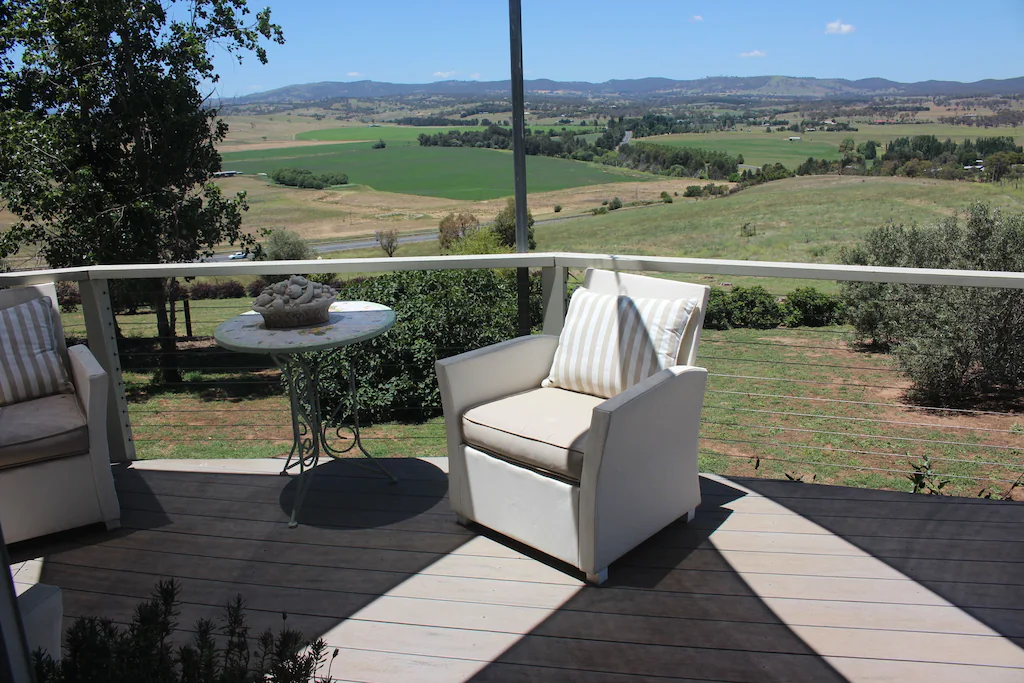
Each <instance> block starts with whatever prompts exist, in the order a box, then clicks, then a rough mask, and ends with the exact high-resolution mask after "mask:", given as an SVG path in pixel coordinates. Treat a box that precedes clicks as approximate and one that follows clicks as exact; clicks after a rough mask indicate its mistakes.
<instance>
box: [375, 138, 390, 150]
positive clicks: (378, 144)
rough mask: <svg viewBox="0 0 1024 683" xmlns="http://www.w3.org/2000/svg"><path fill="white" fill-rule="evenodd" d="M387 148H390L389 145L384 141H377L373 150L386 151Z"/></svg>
mask: <svg viewBox="0 0 1024 683" xmlns="http://www.w3.org/2000/svg"><path fill="white" fill-rule="evenodd" d="M387 146H388V143H386V142H384V140H377V142H375V143H373V145H372V148H373V149H384V148H385V147H387Z"/></svg>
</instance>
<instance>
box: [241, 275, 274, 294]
mask: <svg viewBox="0 0 1024 683" xmlns="http://www.w3.org/2000/svg"><path fill="white" fill-rule="evenodd" d="M271 284H273V283H271V282H270V280H268V279H267V278H266V276H264V275H259V276H257V277H256V279H254V280H253V281H252V282H250V283H249V284H248V285H246V286H245V293H246V295H247V296H249V297H251V298H253V299H255V298H256V297H258V296H259V295H260V294H262V293H263V290H264V289H266V288H267V287H269V286H270V285H271Z"/></svg>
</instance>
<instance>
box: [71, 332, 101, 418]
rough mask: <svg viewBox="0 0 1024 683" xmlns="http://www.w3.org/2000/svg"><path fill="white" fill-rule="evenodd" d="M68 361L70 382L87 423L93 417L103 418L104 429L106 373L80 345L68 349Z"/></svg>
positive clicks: (89, 352)
mask: <svg viewBox="0 0 1024 683" xmlns="http://www.w3.org/2000/svg"><path fill="white" fill-rule="evenodd" d="M68 359H69V360H70V361H71V381H72V382H73V383H74V385H75V394H76V395H77V396H78V405H79V407H81V409H82V413H84V414H85V419H86V421H87V422H91V421H92V417H93V415H103V416H104V422H103V424H104V428H105V427H106V419H105V417H106V411H107V372H106V370H104V369H103V366H101V365H100V364H99V361H97V360H96V357H95V356H93V355H92V351H90V350H89V349H88V347H86V346H83V345H81V344H79V345H77V346H72V347H71V348H70V349H68ZM91 428H92V425H91V424H90V429H91Z"/></svg>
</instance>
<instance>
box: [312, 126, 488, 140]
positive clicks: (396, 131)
mask: <svg viewBox="0 0 1024 683" xmlns="http://www.w3.org/2000/svg"><path fill="white" fill-rule="evenodd" d="M484 128H485V126H369V125H362V126H345V127H343V128H324V129H322V130H307V131H305V132H302V133H297V134H296V135H295V139H296V140H321V141H324V142H328V141H329V142H341V141H363V140H365V141H369V142H373V141H376V140H383V141H384V142H386V143H388V144H389V145H390V144H392V143H394V144H396V145H400V144H405V145H419V142H418V140H419V137H420V135H421V134H423V133H426V134H427V135H434V134H435V133H447V132H448V131H450V130H459V131H469V130H484Z"/></svg>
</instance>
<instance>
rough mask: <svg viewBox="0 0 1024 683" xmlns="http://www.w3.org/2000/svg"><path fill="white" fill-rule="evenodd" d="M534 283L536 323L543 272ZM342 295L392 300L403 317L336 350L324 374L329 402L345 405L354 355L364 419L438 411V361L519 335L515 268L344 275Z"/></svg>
mask: <svg viewBox="0 0 1024 683" xmlns="http://www.w3.org/2000/svg"><path fill="white" fill-rule="evenodd" d="M530 287H531V295H530V308H531V320H532V321H533V323H534V324H535V325H536V324H539V323H540V320H541V316H540V277H539V276H536V275H535V276H531V279H530ZM340 297H341V298H342V299H349V300H365V301H376V302H378V303H382V304H384V305H386V306H390V307H391V308H393V309H394V311H395V316H396V319H397V322H396V323H395V326H394V327H393V328H391V330H389V331H388V332H387V333H386V334H383V335H381V336H379V337H376V338H374V339H372V340H370V341H368V342H365V343H363V344H359V345H358V346H357V347H351V348H346V349H345V350H343V351H342V352H340V353H339V354H337V355H336V356H333V357H332V360H330V361H329V367H326V368H325V369H324V372H323V373H322V375H321V386H320V390H321V394H322V396H323V399H324V401H325V403H326V404H327V405H338V404H339V402H341V403H343V404H345V405H347V404H348V383H347V381H346V380H345V377H347V374H348V362H349V358H350V357H351V358H354V360H355V362H356V367H357V371H358V377H359V410H360V420H363V421H381V420H402V421H407V422H413V421H419V420H422V419H427V418H430V417H434V416H437V415H440V414H441V399H440V393H439V391H438V387H437V379H436V376H435V374H434V361H436V360H437V359H438V358H447V357H448V356H453V355H455V354H458V353H462V352H463V351H467V350H471V349H478V348H481V347H484V346H488V345H490V344H495V343H497V342H500V341H504V340H506V339H511V338H513V337H515V336H516V334H517V329H516V325H517V310H518V309H517V301H518V299H517V294H516V273H515V270H513V269H502V270H442V271H405V272H397V273H390V274H387V275H381V276H378V277H372V278H368V279H366V280H363V281H349V282H346V283H344V284H343V285H342V288H341V293H340ZM342 412H346V411H345V410H343V411H342ZM346 417H347V416H346Z"/></svg>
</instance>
